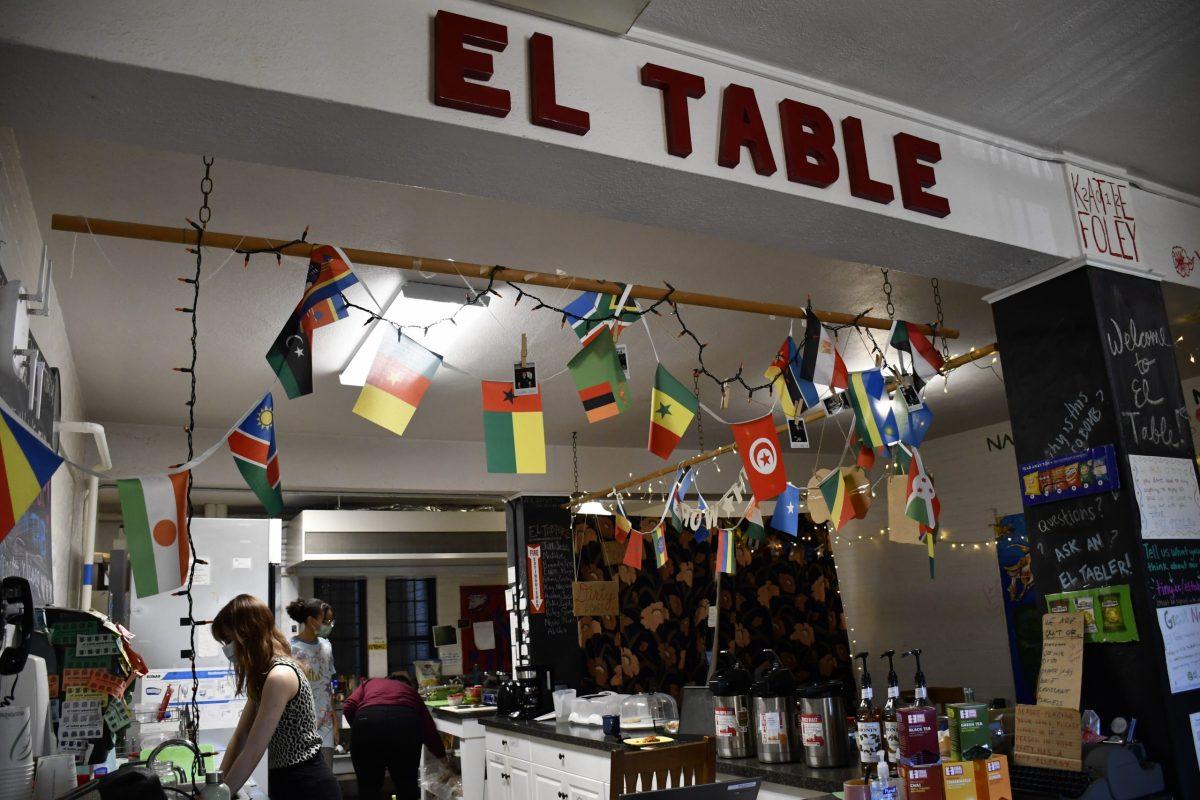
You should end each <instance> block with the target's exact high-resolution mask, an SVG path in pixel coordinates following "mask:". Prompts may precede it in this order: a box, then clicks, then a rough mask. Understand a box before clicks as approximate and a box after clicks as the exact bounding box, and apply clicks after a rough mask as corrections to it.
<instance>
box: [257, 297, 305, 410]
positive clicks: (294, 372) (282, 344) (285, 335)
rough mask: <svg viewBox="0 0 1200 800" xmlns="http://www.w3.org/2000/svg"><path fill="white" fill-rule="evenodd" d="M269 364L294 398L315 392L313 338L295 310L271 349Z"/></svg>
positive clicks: (285, 389) (284, 388)
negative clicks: (302, 324)
mask: <svg viewBox="0 0 1200 800" xmlns="http://www.w3.org/2000/svg"><path fill="white" fill-rule="evenodd" d="M267 363H268V364H270V365H271V370H272V371H273V372H274V373H275V374H276V375H278V376H279V383H280V384H282V385H283V390H284V391H285V392H287V396H288V397H289V398H291V399H292V400H295V399H296V398H297V397H303V396H304V395H306V394H312V390H313V378H312V337H311V336H310V335H309V334H308V333H307V332H306V331H305V330H304V328H303V327H302V326H301V318H300V317H297V316H296V315H295V313H293V314H292V316H290V317H288V321H287V322H286V323H285V324H284V326H283V330H281V331H280V332H279V335H278V336H276V337H275V341H274V342H272V344H271V349H270V350H268V351H267Z"/></svg>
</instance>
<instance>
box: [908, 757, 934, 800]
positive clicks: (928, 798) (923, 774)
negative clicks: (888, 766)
mask: <svg viewBox="0 0 1200 800" xmlns="http://www.w3.org/2000/svg"><path fill="white" fill-rule="evenodd" d="M900 785H901V786H902V787H904V794H903V795H902V796H903V797H906V798H908V800H942V797H943V794H942V765H941V764H940V763H934V764H920V765H917V766H911V765H909V764H904V763H901V764H900Z"/></svg>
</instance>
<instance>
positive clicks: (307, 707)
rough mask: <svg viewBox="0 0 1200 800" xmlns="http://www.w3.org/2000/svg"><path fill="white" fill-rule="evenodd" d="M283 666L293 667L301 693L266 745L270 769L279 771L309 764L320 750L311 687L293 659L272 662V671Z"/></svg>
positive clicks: (296, 695) (280, 718) (282, 716)
mask: <svg viewBox="0 0 1200 800" xmlns="http://www.w3.org/2000/svg"><path fill="white" fill-rule="evenodd" d="M280 664H283V665H284V666H286V667H291V669H292V671H293V672H295V673H296V678H297V679H298V680H299V681H300V689H299V691H297V692H296V694H295V696H294V697H292V699H291V700H288V702H287V705H286V706H284V707H283V714H282V715H281V716H280V717H279V724H278V725H276V726H275V733H274V734H272V736H271V742H270V744H268V745H267V767H268V768H269V769H280V768H281V767H292V766H295V765H296V764H300V763H303V762H305V761H308V760H309V759H310V758H312V757H313V756H315V755H316V754H317V753H318V752H320V750H321V736H320V734H318V733H317V715H316V711H315V706H314V703H313V695H312V687H311V686H309V683H308V679H307V678H305V677H304V672H303V671H302V670H301V669H300V667H299V665H298V664H296V662H295V661H292V660H291V659H290V658H280V657H276V658H273V659H271V669H274V668H275V667H276V666H278V665H280Z"/></svg>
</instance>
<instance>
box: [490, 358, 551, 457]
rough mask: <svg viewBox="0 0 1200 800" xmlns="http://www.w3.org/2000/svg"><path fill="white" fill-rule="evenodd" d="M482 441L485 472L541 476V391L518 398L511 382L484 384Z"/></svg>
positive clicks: (543, 437) (543, 453)
mask: <svg viewBox="0 0 1200 800" xmlns="http://www.w3.org/2000/svg"><path fill="white" fill-rule="evenodd" d="M483 438H484V443H485V444H486V445H487V468H488V472H504V473H509V474H512V473H516V474H519V475H525V474H534V473H536V474H539V475H540V474H544V473H545V472H546V433H545V428H544V427H543V425H542V388H541V387H540V386H539V387H538V390H537V394H527V395H524V396H517V395H516V394H515V393H514V392H513V385H512V383H508V382H504V381H483Z"/></svg>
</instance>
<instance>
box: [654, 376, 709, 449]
mask: <svg viewBox="0 0 1200 800" xmlns="http://www.w3.org/2000/svg"><path fill="white" fill-rule="evenodd" d="M699 411H700V401H699V400H698V399H697V398H696V396H695V395H694V394H692V393H691V391H689V390H688V388H687V387H686V386H684V385H683V384H682V383H680V382H679V381H677V380H675V376H674V375H672V374H671V373H669V372H667V368H666V367H664V366H663V365H662V364H659V365H658V369H656V370H655V371H654V391H653V392H651V394H650V443H649V444H648V445H647V447H648V448H649V450H650V452H651V453H654V455H656V456H658V457H659V458H670V457H671V453H672V452H673V451H674V450H675V446H676V445H678V444H679V440H680V439H682V438H683V434H684V433H685V432H686V431H687V429H688V426H689V425H691V424H692V420H693V419H695V418H696V414H697V413H698V412H699Z"/></svg>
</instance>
